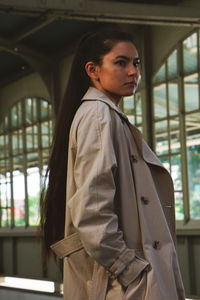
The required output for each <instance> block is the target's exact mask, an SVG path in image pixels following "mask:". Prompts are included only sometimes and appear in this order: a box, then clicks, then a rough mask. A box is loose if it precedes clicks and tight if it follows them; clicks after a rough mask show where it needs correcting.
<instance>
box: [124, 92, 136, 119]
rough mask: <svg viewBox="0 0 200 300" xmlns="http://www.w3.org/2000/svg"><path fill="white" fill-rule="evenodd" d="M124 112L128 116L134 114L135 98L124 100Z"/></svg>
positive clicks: (125, 98)
mask: <svg viewBox="0 0 200 300" xmlns="http://www.w3.org/2000/svg"><path fill="white" fill-rule="evenodd" d="M123 111H124V113H125V114H127V115H133V114H134V99H133V96H130V97H124V98H123Z"/></svg>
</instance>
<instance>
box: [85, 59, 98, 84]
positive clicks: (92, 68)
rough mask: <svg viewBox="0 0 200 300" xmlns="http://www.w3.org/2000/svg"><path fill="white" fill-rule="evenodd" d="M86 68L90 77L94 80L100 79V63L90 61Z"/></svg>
mask: <svg viewBox="0 0 200 300" xmlns="http://www.w3.org/2000/svg"><path fill="white" fill-rule="evenodd" d="M85 70H86V73H87V75H88V76H89V77H90V79H91V80H92V81H98V79H99V77H98V65H96V64H95V63H93V62H92V61H89V62H87V63H86V65H85Z"/></svg>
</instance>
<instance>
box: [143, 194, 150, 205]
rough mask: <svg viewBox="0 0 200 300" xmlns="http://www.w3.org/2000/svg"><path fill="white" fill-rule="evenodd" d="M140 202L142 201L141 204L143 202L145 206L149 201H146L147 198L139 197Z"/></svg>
mask: <svg viewBox="0 0 200 300" xmlns="http://www.w3.org/2000/svg"><path fill="white" fill-rule="evenodd" d="M141 200H142V202H143V203H144V204H145V205H147V204H149V199H148V198H146V197H144V196H142V197H141Z"/></svg>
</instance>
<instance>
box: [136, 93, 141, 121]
mask: <svg viewBox="0 0 200 300" xmlns="http://www.w3.org/2000/svg"><path fill="white" fill-rule="evenodd" d="M135 106H136V123H137V124H140V123H142V97H141V94H140V93H137V94H136V95H135Z"/></svg>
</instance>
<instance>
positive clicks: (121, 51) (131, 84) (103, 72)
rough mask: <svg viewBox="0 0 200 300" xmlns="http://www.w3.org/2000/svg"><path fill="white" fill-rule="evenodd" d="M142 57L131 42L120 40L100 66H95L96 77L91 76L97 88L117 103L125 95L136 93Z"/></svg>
mask: <svg viewBox="0 0 200 300" xmlns="http://www.w3.org/2000/svg"><path fill="white" fill-rule="evenodd" d="M139 64H140V59H139V56H138V52H137V50H136V48H135V46H134V45H133V44H132V43H131V42H118V43H117V44H116V45H115V46H114V47H113V48H112V50H111V51H110V52H109V53H107V54H106V55H105V56H104V57H103V59H102V64H101V65H100V66H95V68H96V69H95V70H96V73H95V76H96V77H95V78H91V79H92V82H93V84H94V85H95V87H96V88H98V89H99V90H100V91H102V92H103V93H104V94H106V95H107V96H108V97H109V98H110V99H111V100H112V101H113V102H114V103H115V104H118V103H119V101H120V99H121V98H122V97H123V96H131V95H133V94H134V93H135V91H136V89H137V85H138V80H139V77H140V71H139Z"/></svg>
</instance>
